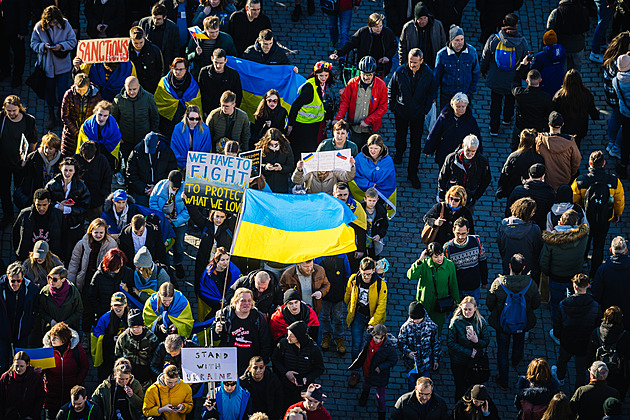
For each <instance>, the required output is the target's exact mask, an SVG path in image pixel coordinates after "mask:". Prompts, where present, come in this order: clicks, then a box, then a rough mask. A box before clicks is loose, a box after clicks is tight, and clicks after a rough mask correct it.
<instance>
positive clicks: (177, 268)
mask: <svg viewBox="0 0 630 420" xmlns="http://www.w3.org/2000/svg"><path fill="white" fill-rule="evenodd" d="M175 276H177V278H178V279H183V278H184V277H186V271H184V266H183V265H181V264H179V265H176V266H175Z"/></svg>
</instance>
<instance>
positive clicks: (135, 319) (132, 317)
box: [127, 308, 144, 327]
mask: <svg viewBox="0 0 630 420" xmlns="http://www.w3.org/2000/svg"><path fill="white" fill-rule="evenodd" d="M127 324H128V325H129V326H130V327H142V326H144V320H143V319H142V312H140V309H135V308H134V309H130V310H129V315H127Z"/></svg>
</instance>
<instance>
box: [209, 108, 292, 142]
mask: <svg viewBox="0 0 630 420" xmlns="http://www.w3.org/2000/svg"><path fill="white" fill-rule="evenodd" d="M215 108H216V107H215ZM267 113H268V114H267V115H257V116H255V117H254V124H253V125H252V136H251V137H250V140H249V141H250V143H251V144H255V143H257V142H258V140H260V139H261V138H262V137H263V136H264V135H265V134H266V133H267V130H269V129H270V128H277V129H278V130H280V131H281V132H282V134H284V135H286V134H287V128H288V127H289V113H288V112H287V110H286V109H284V108H283V107H282V106H280V105H278V106H276V107H275V108H274V109H267ZM266 121H271V127H267V125H266V124H265V122H266Z"/></svg>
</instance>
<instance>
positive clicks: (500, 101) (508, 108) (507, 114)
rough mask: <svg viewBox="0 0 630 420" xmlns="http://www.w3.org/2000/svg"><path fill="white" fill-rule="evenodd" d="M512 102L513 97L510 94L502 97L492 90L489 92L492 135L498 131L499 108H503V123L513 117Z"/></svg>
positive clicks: (499, 123) (499, 122)
mask: <svg viewBox="0 0 630 420" xmlns="http://www.w3.org/2000/svg"><path fill="white" fill-rule="evenodd" d="M504 100H505V102H504ZM514 100H515V99H514V95H512V94H511V93H510V94H508V95H502V94H500V93H497V92H495V91H493V90H491V91H490V131H492V132H494V133H496V132H498V131H499V126H500V125H501V121H500V119H501V108H503V121H505V122H507V121H510V120H511V119H512V117H514Z"/></svg>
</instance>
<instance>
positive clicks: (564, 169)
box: [536, 133, 582, 191]
mask: <svg viewBox="0 0 630 420" xmlns="http://www.w3.org/2000/svg"><path fill="white" fill-rule="evenodd" d="M572 137H573V136H572ZM536 151H537V152H538V153H539V154H540V155H541V156H542V157H543V159H545V181H546V182H547V183H548V184H549V185H551V186H552V187H553V189H554V191H557V190H558V187H559V186H560V185H563V184H568V185H571V180H572V179H573V178H574V177H575V174H577V171H578V169H580V162H581V161H582V154H581V153H580V150H579V149H578V147H577V144H576V143H575V141H574V140H573V138H571V140H568V139H566V138H565V137H563V136H560V135H557V134H549V133H541V134H538V137H537V138H536Z"/></svg>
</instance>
